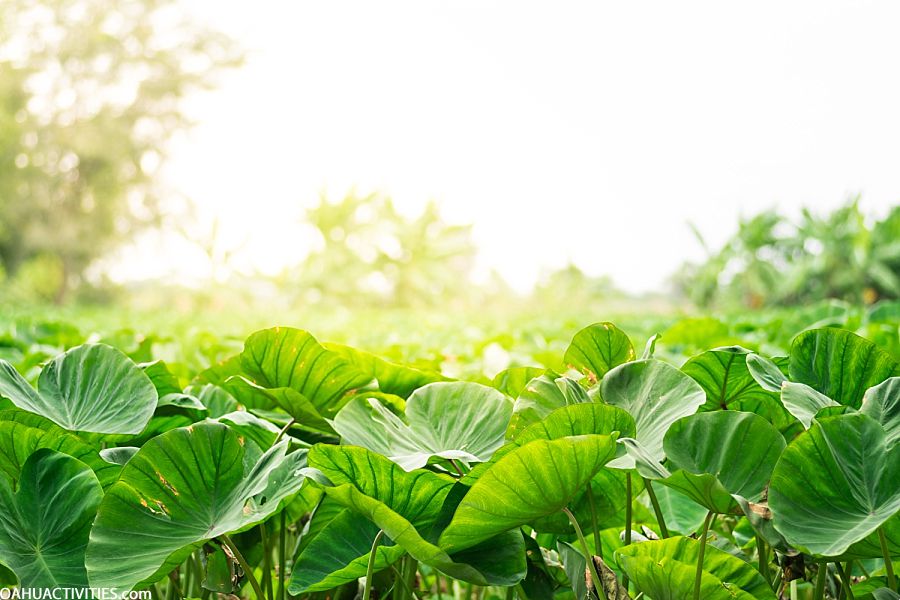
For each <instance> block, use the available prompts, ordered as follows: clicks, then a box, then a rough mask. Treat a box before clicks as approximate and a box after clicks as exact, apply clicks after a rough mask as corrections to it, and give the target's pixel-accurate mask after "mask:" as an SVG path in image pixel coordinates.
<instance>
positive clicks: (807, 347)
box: [789, 328, 900, 408]
mask: <svg viewBox="0 0 900 600" xmlns="http://www.w3.org/2000/svg"><path fill="white" fill-rule="evenodd" d="M790 358H791V360H790V365H789V372H790V379H791V381H797V382H799V383H805V384H807V385H808V386H810V387H812V388H813V389H815V390H816V391H818V392H821V393H823V394H825V395H826V396H828V397H829V398H831V399H833V400H835V401H836V402H838V403H839V404H843V405H845V406H852V407H853V408H859V405H860V403H861V402H862V399H863V394H864V393H865V391H866V390H867V389H868V388H870V387H872V386H874V385H878V384H879V383H881V382H882V381H884V380H885V379H887V378H888V377H892V376H895V375H900V364H898V363H897V361H895V360H894V359H893V358H891V356H890V355H889V354H888V353H887V352H885V351H884V350H881V349H880V348H878V346H876V345H875V344H874V343H872V342H870V341H869V340H866V339H863V338H861V337H859V336H858V335H856V334H855V333H851V332H849V331H844V330H842V329H830V328H829V329H813V330H810V331H804V332H803V333H801V334H800V335H798V336H797V337H796V338H794V342H793V344H792V345H791V357H790Z"/></svg>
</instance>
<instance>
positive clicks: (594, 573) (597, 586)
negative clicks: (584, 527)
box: [563, 508, 603, 598]
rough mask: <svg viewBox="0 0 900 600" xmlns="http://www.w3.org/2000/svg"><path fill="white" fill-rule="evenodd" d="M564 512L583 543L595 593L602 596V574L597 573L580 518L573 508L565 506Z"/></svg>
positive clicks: (582, 546)
mask: <svg viewBox="0 0 900 600" xmlns="http://www.w3.org/2000/svg"><path fill="white" fill-rule="evenodd" d="M563 512H564V513H565V514H566V516H567V517H569V521H570V522H571V523H572V527H574V528H575V535H577V536H578V541H579V542H580V543H581V551H582V552H584V558H585V560H586V561H587V564H588V569H589V570H590V572H591V579H592V580H593V581H592V583H593V587H594V593H595V594H597V597H598V598H601V597H602V596H600V590H601V589H602V585H603V584H602V582H601V581H600V576H599V575H598V574H597V566H596V565H595V564H594V557H593V555H592V554H591V551H590V550H588V545H587V540H585V539H584V533H583V532H582V531H581V526H580V525H579V524H578V520H577V519H576V518H575V515H573V514H572V511H571V510H569V509H568V508H563Z"/></svg>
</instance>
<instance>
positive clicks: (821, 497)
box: [769, 414, 900, 556]
mask: <svg viewBox="0 0 900 600" xmlns="http://www.w3.org/2000/svg"><path fill="white" fill-rule="evenodd" d="M898 481H900V445H897V444H894V445H889V444H888V442H887V435H886V434H885V431H884V429H883V428H882V427H881V426H880V425H879V424H878V423H877V422H876V421H875V420H873V419H872V418H871V417H868V416H866V415H863V414H846V415H840V416H836V417H826V418H823V419H821V420H818V419H817V420H815V421H813V424H812V427H810V429H809V430H808V431H806V432H804V433H802V434H800V435H799V436H798V437H797V438H796V439H795V440H794V441H793V442H791V443H790V445H788V447H787V448H786V449H785V451H784V452H783V453H782V455H781V458H780V459H779V461H778V464H777V465H776V466H775V472H774V473H773V475H772V482H771V484H770V487H769V506H770V507H771V509H772V511H773V512H774V514H775V528H776V529H777V530H778V531H780V532H781V534H782V535H783V536H784V537H785V538H786V539H787V540H788V541H789V542H790V543H791V544H792V545H794V546H796V547H798V548H805V549H807V550H808V551H809V552H810V553H812V554H816V555H819V556H837V555H840V554H842V553H843V552H844V551H846V550H847V548H848V547H849V546H850V545H851V544H853V543H854V542H858V541H860V540H862V539H863V538H865V537H866V536H868V535H870V534H871V533H873V532H874V531H875V530H876V529H877V528H878V527H879V526H881V525H882V524H883V523H884V522H885V521H887V520H888V519H891V518H892V517H893V516H894V515H895V514H896V513H897V511H898V510H900V486H898V485H897V482H898ZM876 556H877V555H876Z"/></svg>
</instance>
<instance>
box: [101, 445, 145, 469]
mask: <svg viewBox="0 0 900 600" xmlns="http://www.w3.org/2000/svg"><path fill="white" fill-rule="evenodd" d="M138 450H140V448H136V447H134V446H122V447H119V448H105V449H103V450H101V451H100V458H102V459H103V460H105V461H106V462H108V463H112V464H114V465H124V464H125V463H127V462H128V461H129V460H131V457H132V456H134V455H135V454H137V451H138Z"/></svg>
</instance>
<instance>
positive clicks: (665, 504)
mask: <svg viewBox="0 0 900 600" xmlns="http://www.w3.org/2000/svg"><path fill="white" fill-rule="evenodd" d="M653 490H654V492H656V499H657V500H658V501H659V506H660V509H661V510H662V513H663V518H664V519H665V521H666V526H667V527H668V528H669V531H670V532H673V531H675V532H678V533H684V534H688V533H693V532H694V531H697V530H698V529H699V528H700V526H701V525H702V524H703V520H704V519H705V518H706V513H707V512H709V511H708V510H707V509H706V508H705V507H703V506H701V505H700V504H697V503H696V502H694V501H693V500H691V499H690V498H688V497H687V496H685V495H684V494H681V493H679V492H677V491H676V490H674V489H672V488H670V487H668V486H665V485H654V486H653Z"/></svg>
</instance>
